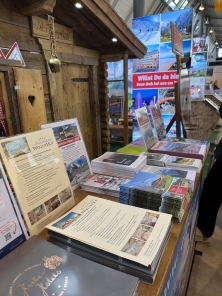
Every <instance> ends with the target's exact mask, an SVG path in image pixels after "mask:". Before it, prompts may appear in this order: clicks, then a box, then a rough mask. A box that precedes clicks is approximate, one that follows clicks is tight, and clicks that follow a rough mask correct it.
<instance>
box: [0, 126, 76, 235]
mask: <svg viewBox="0 0 222 296" xmlns="http://www.w3.org/2000/svg"><path fill="white" fill-rule="evenodd" d="M0 152H1V156H2V159H3V162H4V165H5V167H6V168H7V172H8V175H9V177H10V179H11V182H12V185H13V188H14V190H15V194H16V197H17V200H18V202H19V205H20V208H21V211H22V214H23V218H24V220H25V222H26V225H27V228H28V230H29V232H30V235H33V234H38V233H39V232H40V231H41V230H42V229H43V228H44V227H45V225H46V224H48V223H49V221H52V220H54V219H55V217H57V216H58V215H61V214H63V213H65V212H66V211H67V210H68V209H70V208H71V207H73V206H74V205H75V199H74V196H73V192H72V189H71V187H70V182H69V179H68V176H67V174H66V170H65V167H64V164H63V160H62V158H61V155H60V153H59V149H58V146H57V143H56V140H55V137H54V134H53V132H52V130H51V129H45V130H40V131H35V132H32V133H27V134H23V135H18V136H13V137H10V138H6V139H2V140H0Z"/></svg>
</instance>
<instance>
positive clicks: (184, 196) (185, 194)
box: [159, 177, 190, 224]
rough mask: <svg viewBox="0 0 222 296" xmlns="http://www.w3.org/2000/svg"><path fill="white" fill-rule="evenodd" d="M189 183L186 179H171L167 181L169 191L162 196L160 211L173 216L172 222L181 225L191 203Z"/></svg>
mask: <svg viewBox="0 0 222 296" xmlns="http://www.w3.org/2000/svg"><path fill="white" fill-rule="evenodd" d="M188 186H189V182H188V180H186V179H181V178H173V177H170V178H169V179H168V180H167V190H166V191H165V192H164V194H162V202H161V206H160V209H159V211H160V212H163V213H168V214H171V215H172V216H173V219H172V221H173V222H175V223H178V224H179V223H180V222H181V220H182V218H183V215H184V213H185V211H186V209H187V206H188V204H189V202H190V193H189V190H188Z"/></svg>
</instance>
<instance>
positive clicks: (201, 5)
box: [199, 1, 205, 10]
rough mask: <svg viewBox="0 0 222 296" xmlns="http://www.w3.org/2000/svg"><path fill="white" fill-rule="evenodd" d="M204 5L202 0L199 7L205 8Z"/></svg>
mask: <svg viewBox="0 0 222 296" xmlns="http://www.w3.org/2000/svg"><path fill="white" fill-rule="evenodd" d="M204 8H205V7H204V6H203V2H202V1H201V4H200V7H199V10H204Z"/></svg>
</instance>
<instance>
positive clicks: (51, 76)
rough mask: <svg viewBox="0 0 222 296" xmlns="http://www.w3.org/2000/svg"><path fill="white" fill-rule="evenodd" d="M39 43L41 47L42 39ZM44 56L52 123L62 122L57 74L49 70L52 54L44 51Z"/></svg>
mask: <svg viewBox="0 0 222 296" xmlns="http://www.w3.org/2000/svg"><path fill="white" fill-rule="evenodd" d="M38 42H39V44H40V45H41V39H40V38H38ZM42 55H43V58H44V60H45V65H46V70H47V77H48V81H49V97H50V103H51V106H52V111H53V112H52V121H58V120H60V119H61V118H60V113H59V104H58V94H57V88H56V79H55V75H56V74H55V73H52V71H51V69H50V68H49V64H48V61H49V59H50V57H51V52H50V51H48V50H42Z"/></svg>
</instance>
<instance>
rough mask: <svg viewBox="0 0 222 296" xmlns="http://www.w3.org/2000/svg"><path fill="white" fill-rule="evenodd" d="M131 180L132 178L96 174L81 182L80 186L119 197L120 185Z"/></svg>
mask: <svg viewBox="0 0 222 296" xmlns="http://www.w3.org/2000/svg"><path fill="white" fill-rule="evenodd" d="M129 181H130V179H124V178H117V177H111V176H105V175H99V174H94V175H92V176H90V178H89V179H88V180H86V181H84V182H82V183H80V186H81V188H82V189H83V190H85V191H90V192H95V193H99V194H106V195H110V196H114V197H118V196H119V187H120V185H121V184H125V183H128V182H129Z"/></svg>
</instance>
